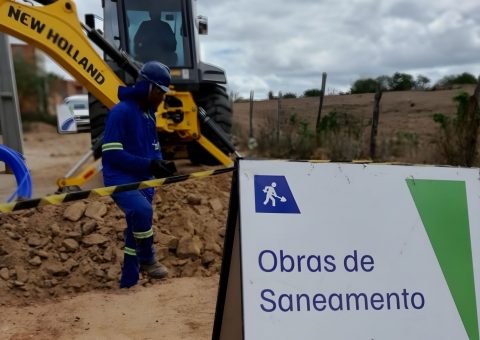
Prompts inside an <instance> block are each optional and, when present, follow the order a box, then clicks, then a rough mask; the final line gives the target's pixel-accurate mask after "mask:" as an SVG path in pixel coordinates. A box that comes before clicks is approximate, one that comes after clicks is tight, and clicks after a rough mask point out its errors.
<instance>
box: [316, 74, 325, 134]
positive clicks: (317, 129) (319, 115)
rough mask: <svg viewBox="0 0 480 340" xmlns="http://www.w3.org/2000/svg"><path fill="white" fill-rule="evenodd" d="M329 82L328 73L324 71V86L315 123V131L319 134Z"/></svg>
mask: <svg viewBox="0 0 480 340" xmlns="http://www.w3.org/2000/svg"><path fill="white" fill-rule="evenodd" d="M326 83H327V73H325V72H323V73H322V88H321V90H320V103H319V104H318V114H317V123H316V125H315V131H316V132H317V134H318V133H319V132H320V131H319V130H320V121H321V117H322V107H323V97H324V96H325V84H326Z"/></svg>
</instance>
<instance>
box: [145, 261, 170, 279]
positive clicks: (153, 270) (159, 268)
mask: <svg viewBox="0 0 480 340" xmlns="http://www.w3.org/2000/svg"><path fill="white" fill-rule="evenodd" d="M140 270H141V271H143V272H146V273H147V275H148V277H150V278H151V279H163V278H166V277H167V275H168V270H167V268H165V267H164V266H163V265H162V264H160V262H157V261H155V262H153V263H151V264H142V265H140Z"/></svg>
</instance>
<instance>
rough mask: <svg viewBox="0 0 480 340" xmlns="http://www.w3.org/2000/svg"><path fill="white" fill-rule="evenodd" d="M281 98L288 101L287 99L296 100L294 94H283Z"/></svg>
mask: <svg viewBox="0 0 480 340" xmlns="http://www.w3.org/2000/svg"><path fill="white" fill-rule="evenodd" d="M282 98H286V99H288V98H297V95H296V94H295V93H293V92H287V93H285V94H284V95H283V96H282Z"/></svg>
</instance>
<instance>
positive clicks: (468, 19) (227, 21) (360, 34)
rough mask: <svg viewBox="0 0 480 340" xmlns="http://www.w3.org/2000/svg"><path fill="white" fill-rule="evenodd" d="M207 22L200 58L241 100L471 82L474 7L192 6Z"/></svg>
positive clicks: (205, 2)
mask: <svg viewBox="0 0 480 340" xmlns="http://www.w3.org/2000/svg"><path fill="white" fill-rule="evenodd" d="M197 3H198V6H199V9H198V13H199V14H203V15H206V16H208V18H209V35H208V36H206V37H204V36H202V37H201V43H202V57H203V59H204V60H205V61H206V62H208V63H211V64H214V65H218V66H220V67H222V68H224V69H225V70H226V72H227V79H228V80H229V82H230V84H229V85H230V89H231V90H232V91H234V92H236V93H239V94H240V95H242V96H244V97H248V93H249V91H250V90H251V89H253V90H255V92H256V97H257V96H258V97H265V96H266V95H267V93H268V91H270V90H272V91H273V92H275V93H276V92H278V91H282V92H295V93H297V94H302V93H303V91H304V90H306V89H310V88H314V87H319V85H320V83H321V74H322V72H327V73H328V79H327V87H328V88H330V89H332V88H336V89H338V90H348V89H349V87H350V85H351V84H352V83H353V81H355V80H356V79H359V78H361V77H377V76H379V75H384V74H386V75H392V74H393V73H395V72H408V73H412V74H414V75H416V74H419V73H421V74H424V75H426V76H428V77H430V78H431V79H432V81H435V80H438V79H439V78H441V77H443V76H445V75H447V74H456V73H461V72H470V73H473V74H475V75H477V76H478V75H479V74H480V61H479V60H478V55H480V28H479V27H480V16H478V13H479V12H480V2H478V0H461V1H460V2H458V1H451V0H385V1H381V2H380V1H377V0H322V1H318V0H298V1H286V0H276V1H274V2H271V1H258V0H257V1H253V0H236V1H232V0H230V1H218V0H198V1H197ZM77 7H78V11H79V16H80V18H81V19H82V20H83V16H84V14H85V13H87V12H89V13H90V12H94V13H96V14H98V15H102V9H101V7H100V1H99V0H82V1H77Z"/></svg>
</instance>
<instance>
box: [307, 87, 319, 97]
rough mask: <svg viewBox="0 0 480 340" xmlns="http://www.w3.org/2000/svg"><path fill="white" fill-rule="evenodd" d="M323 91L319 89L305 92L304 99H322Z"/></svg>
mask: <svg viewBox="0 0 480 340" xmlns="http://www.w3.org/2000/svg"><path fill="white" fill-rule="evenodd" d="M321 93H322V91H320V90H319V89H308V90H305V91H304V92H303V96H304V97H320V95H321Z"/></svg>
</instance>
